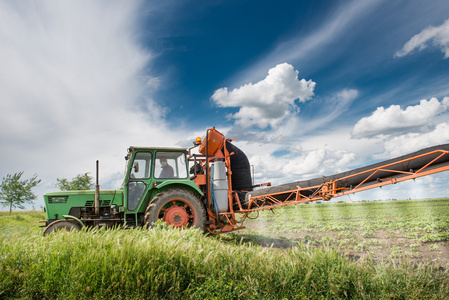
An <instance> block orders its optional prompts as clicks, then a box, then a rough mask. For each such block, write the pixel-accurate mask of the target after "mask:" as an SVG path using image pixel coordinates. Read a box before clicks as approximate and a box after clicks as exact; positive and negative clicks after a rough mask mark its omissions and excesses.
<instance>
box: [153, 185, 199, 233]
mask: <svg viewBox="0 0 449 300" xmlns="http://www.w3.org/2000/svg"><path fill="white" fill-rule="evenodd" d="M158 220H162V221H164V222H165V223H167V224H168V225H172V226H174V227H177V228H184V227H195V228H198V229H201V230H203V231H204V230H206V210H205V209H204V206H203V204H202V203H201V202H200V200H199V199H198V198H197V197H196V196H195V195H194V194H193V193H191V192H189V191H186V190H183V189H169V190H165V191H162V192H160V193H159V194H157V195H156V196H155V197H154V198H153V200H151V202H150V204H149V205H148V207H147V209H146V211H145V225H146V226H147V227H151V226H153V224H154V223H157V221H158Z"/></svg>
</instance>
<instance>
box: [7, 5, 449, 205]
mask: <svg viewBox="0 0 449 300" xmlns="http://www.w3.org/2000/svg"><path fill="white" fill-rule="evenodd" d="M448 20H449V1H447V0H444V1H443V0H429V1H418V0H415V1H413V0H409V1H405V0H404V1H386V0H384V1H382V0H371V1H368V0H367V1H276V2H275V3H273V1H201V2H199V1H187V0H184V1H182V0H177V1H174V0H173V1H114V0H112V1H104V0H101V1H100V0H99V1H87V0H81V1H64V2H54V1H32V0H29V1H20V2H17V1H6V0H5V1H0V25H1V26H0V57H1V59H2V68H1V70H0V101H1V103H2V112H1V114H2V117H1V118H0V128H1V129H0V142H1V143H0V157H1V158H0V159H1V165H2V168H1V172H0V176H2V177H3V176H4V175H6V174H8V173H15V172H19V171H22V170H24V171H25V176H27V175H28V176H32V174H34V173H37V174H38V175H39V177H40V178H42V183H41V184H40V186H39V187H38V189H37V193H38V195H39V197H41V195H42V194H43V193H45V192H46V191H52V190H55V186H54V184H55V182H56V178H60V177H67V178H72V177H74V176H76V175H77V174H79V173H84V172H91V173H92V174H93V173H94V167H95V160H96V159H100V162H101V170H102V188H118V187H119V186H120V184H121V180H122V177H123V166H124V161H123V156H124V155H125V151H126V148H127V147H128V146H130V145H139V146H142V145H146V146H182V147H188V146H190V145H191V144H190V143H191V140H192V139H194V138H195V137H196V136H198V135H199V136H204V134H205V130H206V129H207V128H209V127H212V126H215V127H216V128H217V129H218V130H220V131H222V132H223V133H225V134H226V135H227V136H228V137H230V138H236V144H237V145H238V146H239V147H240V148H241V149H242V150H243V151H244V152H246V153H247V155H248V157H249V159H250V161H251V163H252V164H254V166H255V169H256V181H259V182H262V181H272V182H273V183H275V184H276V183H279V184H280V183H285V182H289V181H292V180H300V179H303V178H311V177H315V176H320V175H324V174H333V173H335V172H340V171H344V170H347V169H350V168H355V167H358V166H363V165H366V164H369V163H372V162H375V161H379V160H382V159H387V158H392V157H394V156H398V155H402V154H406V153H410V152H412V151H415V150H418V149H421V148H424V147H428V146H433V145H436V144H443V143H449V84H448V83H449V21H448ZM447 179H448V175H447V174H438V175H434V176H431V177H428V178H422V179H420V180H417V181H416V182H413V183H404V184H402V185H397V186H395V187H391V188H387V189H385V188H384V189H382V190H380V191H379V190H376V191H372V192H365V193H360V194H358V195H356V196H354V198H355V199H378V198H385V199H388V198H409V197H411V198H417V197H441V196H449V187H448V186H447ZM343 200H348V199H343ZM41 203H42V201H41V200H39V201H38V202H37V204H36V206H37V207H38V206H39V205H41Z"/></svg>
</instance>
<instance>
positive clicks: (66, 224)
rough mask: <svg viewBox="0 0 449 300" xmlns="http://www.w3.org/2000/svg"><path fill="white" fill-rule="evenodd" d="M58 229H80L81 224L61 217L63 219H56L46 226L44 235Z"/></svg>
mask: <svg viewBox="0 0 449 300" xmlns="http://www.w3.org/2000/svg"><path fill="white" fill-rule="evenodd" d="M58 230H65V231H67V232H69V231H72V230H73V231H80V230H81V226H79V225H78V224H76V223H74V222H72V221H68V220H65V219H61V220H57V221H54V222H52V223H50V224H48V226H47V227H45V229H44V235H47V234H50V233H52V232H55V231H58Z"/></svg>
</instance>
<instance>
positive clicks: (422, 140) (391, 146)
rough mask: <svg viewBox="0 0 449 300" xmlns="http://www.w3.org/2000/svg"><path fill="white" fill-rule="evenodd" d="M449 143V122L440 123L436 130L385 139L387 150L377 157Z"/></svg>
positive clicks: (391, 155) (396, 154)
mask: <svg viewBox="0 0 449 300" xmlns="http://www.w3.org/2000/svg"><path fill="white" fill-rule="evenodd" d="M447 143H449V124H448V123H441V124H438V125H437V126H436V127H435V129H434V130H432V131H430V132H427V133H423V134H420V133H408V134H404V135H400V136H396V137H389V138H388V139H386V140H385V141H384V147H385V152H384V153H382V154H380V155H377V156H375V157H376V158H379V159H381V158H392V157H396V156H400V155H404V154H408V153H411V152H413V151H417V150H420V149H423V148H426V147H430V146H435V145H440V144H447Z"/></svg>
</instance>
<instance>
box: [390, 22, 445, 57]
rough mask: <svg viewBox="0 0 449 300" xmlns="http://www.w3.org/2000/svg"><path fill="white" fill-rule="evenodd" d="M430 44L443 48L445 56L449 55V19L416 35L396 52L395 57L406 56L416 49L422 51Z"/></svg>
mask: <svg viewBox="0 0 449 300" xmlns="http://www.w3.org/2000/svg"><path fill="white" fill-rule="evenodd" d="M429 45H430V46H434V47H438V48H441V51H442V52H443V53H444V58H448V57H449V19H447V20H446V21H445V22H444V23H443V24H441V25H440V26H437V27H427V28H425V29H423V30H422V31H421V32H420V33H418V34H416V35H414V36H413V37H412V38H411V39H410V40H409V41H408V42H407V43H405V45H404V47H403V48H402V49H401V50H399V51H397V52H396V54H395V57H401V56H405V55H407V54H410V53H411V52H413V51H414V50H415V49H418V50H419V51H421V50H423V49H425V48H426V47H427V46H429Z"/></svg>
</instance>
